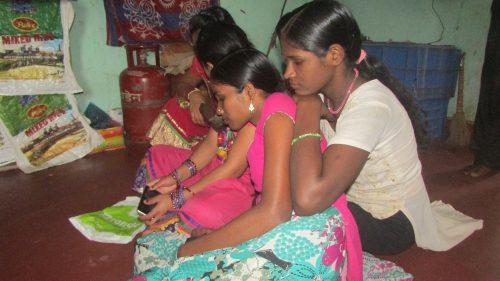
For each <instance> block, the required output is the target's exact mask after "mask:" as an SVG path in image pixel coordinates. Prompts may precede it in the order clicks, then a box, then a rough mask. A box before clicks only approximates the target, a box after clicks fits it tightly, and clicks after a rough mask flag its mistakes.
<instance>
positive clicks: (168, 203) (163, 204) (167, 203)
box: [139, 193, 173, 226]
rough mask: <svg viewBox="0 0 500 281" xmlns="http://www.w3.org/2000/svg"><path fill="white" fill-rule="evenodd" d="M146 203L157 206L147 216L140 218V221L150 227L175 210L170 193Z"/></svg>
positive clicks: (148, 200)
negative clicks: (168, 212) (169, 211)
mask: <svg viewBox="0 0 500 281" xmlns="http://www.w3.org/2000/svg"><path fill="white" fill-rule="evenodd" d="M144 203H146V204H147V205H155V204H156V206H154V208H153V209H152V210H151V211H150V212H149V213H148V214H147V215H144V216H139V219H140V220H142V221H143V222H144V223H145V224H146V225H148V226H150V225H152V224H154V223H155V222H156V221H157V220H158V219H159V218H160V217H161V216H162V215H163V214H165V213H166V212H167V211H168V210H170V209H172V208H173V206H172V200H171V198H170V194H168V193H167V194H159V195H156V196H155V197H151V198H149V199H147V200H146V201H145V202H144Z"/></svg>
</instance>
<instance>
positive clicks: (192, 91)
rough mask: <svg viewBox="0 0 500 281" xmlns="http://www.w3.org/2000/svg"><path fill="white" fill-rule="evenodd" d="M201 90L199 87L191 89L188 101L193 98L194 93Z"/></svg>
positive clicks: (187, 95) (187, 96)
mask: <svg viewBox="0 0 500 281" xmlns="http://www.w3.org/2000/svg"><path fill="white" fill-rule="evenodd" d="M199 92H200V89H198V88H194V89H193V90H191V91H189V93H187V94H186V99H187V100H188V101H190V100H191V95H192V94H194V93H199Z"/></svg>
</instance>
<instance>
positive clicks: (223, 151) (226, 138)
mask: <svg viewBox="0 0 500 281" xmlns="http://www.w3.org/2000/svg"><path fill="white" fill-rule="evenodd" d="M234 135H235V133H234V132H233V131H232V130H231V129H230V128H229V127H226V129H225V130H222V131H219V132H218V133H217V159H218V160H219V161H221V162H224V160H226V158H227V153H228V151H229V149H230V148H231V146H232V145H233V141H234V137H235V136H234Z"/></svg>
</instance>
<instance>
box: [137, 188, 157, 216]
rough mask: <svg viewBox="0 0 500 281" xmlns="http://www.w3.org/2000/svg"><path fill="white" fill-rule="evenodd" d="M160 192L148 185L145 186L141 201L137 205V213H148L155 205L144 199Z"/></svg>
mask: <svg viewBox="0 0 500 281" xmlns="http://www.w3.org/2000/svg"><path fill="white" fill-rule="evenodd" d="M159 194H160V192H159V191H158V190H151V188H150V187H149V186H147V185H146V186H145V187H144V191H143V192H142V196H141V201H139V205H138V206H137V213H139V214H140V215H143V216H145V215H147V214H148V213H149V212H150V211H151V210H152V209H153V208H154V206H155V205H148V204H146V203H144V200H146V199H149V198H152V197H155V196H156V195H159Z"/></svg>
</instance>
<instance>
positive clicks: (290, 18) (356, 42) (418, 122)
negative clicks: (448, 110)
mask: <svg viewBox="0 0 500 281" xmlns="http://www.w3.org/2000/svg"><path fill="white" fill-rule="evenodd" d="M285 16H286V18H284V19H283V20H280V21H279V22H278V26H277V28H276V29H277V32H278V34H279V35H280V39H281V40H286V41H287V42H288V43H289V44H290V45H292V46H294V47H296V48H299V49H302V50H306V51H309V52H312V53H314V54H315V55H317V56H318V57H324V56H325V55H326V53H327V52H328V49H329V47H330V46H331V45H332V44H339V45H340V46H342V48H344V52H345V55H346V58H347V59H346V64H347V67H350V68H354V67H356V68H358V70H359V73H360V75H361V77H363V78H365V79H366V80H372V79H378V80H380V82H382V83H383V84H384V85H385V86H387V87H388V88H389V89H390V90H391V91H392V92H393V93H394V94H395V96H396V97H397V98H398V100H399V102H400V103H401V104H402V105H403V107H404V108H405V109H406V111H407V112H408V115H409V117H410V119H411V122H412V125H413V128H414V131H415V135H416V138H417V141H418V142H419V143H424V142H426V141H427V133H426V131H425V129H424V126H423V121H422V118H421V114H422V113H421V111H420V109H419V108H418V106H417V104H416V103H415V101H414V98H413V95H412V94H411V93H410V92H409V91H408V89H406V87H405V86H404V85H403V84H402V83H401V82H400V81H399V80H398V79H397V78H395V77H394V76H392V75H391V73H390V71H389V70H388V69H387V67H386V66H385V65H384V64H383V63H382V62H380V61H379V60H377V59H376V58H374V57H372V56H367V57H366V58H365V59H364V60H363V61H362V62H361V63H360V64H359V65H356V61H357V60H358V58H359V57H360V54H361V49H362V40H361V31H360V29H359V26H358V24H357V22H356V20H355V19H354V17H353V16H352V14H351V12H350V11H349V10H348V9H347V8H346V7H345V6H344V5H342V4H340V3H339V2H337V1H335V0H315V1H312V2H309V3H306V4H304V5H303V6H301V7H299V8H297V9H295V10H294V11H292V12H290V13H289V14H288V15H285ZM285 16H284V17H285Z"/></svg>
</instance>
